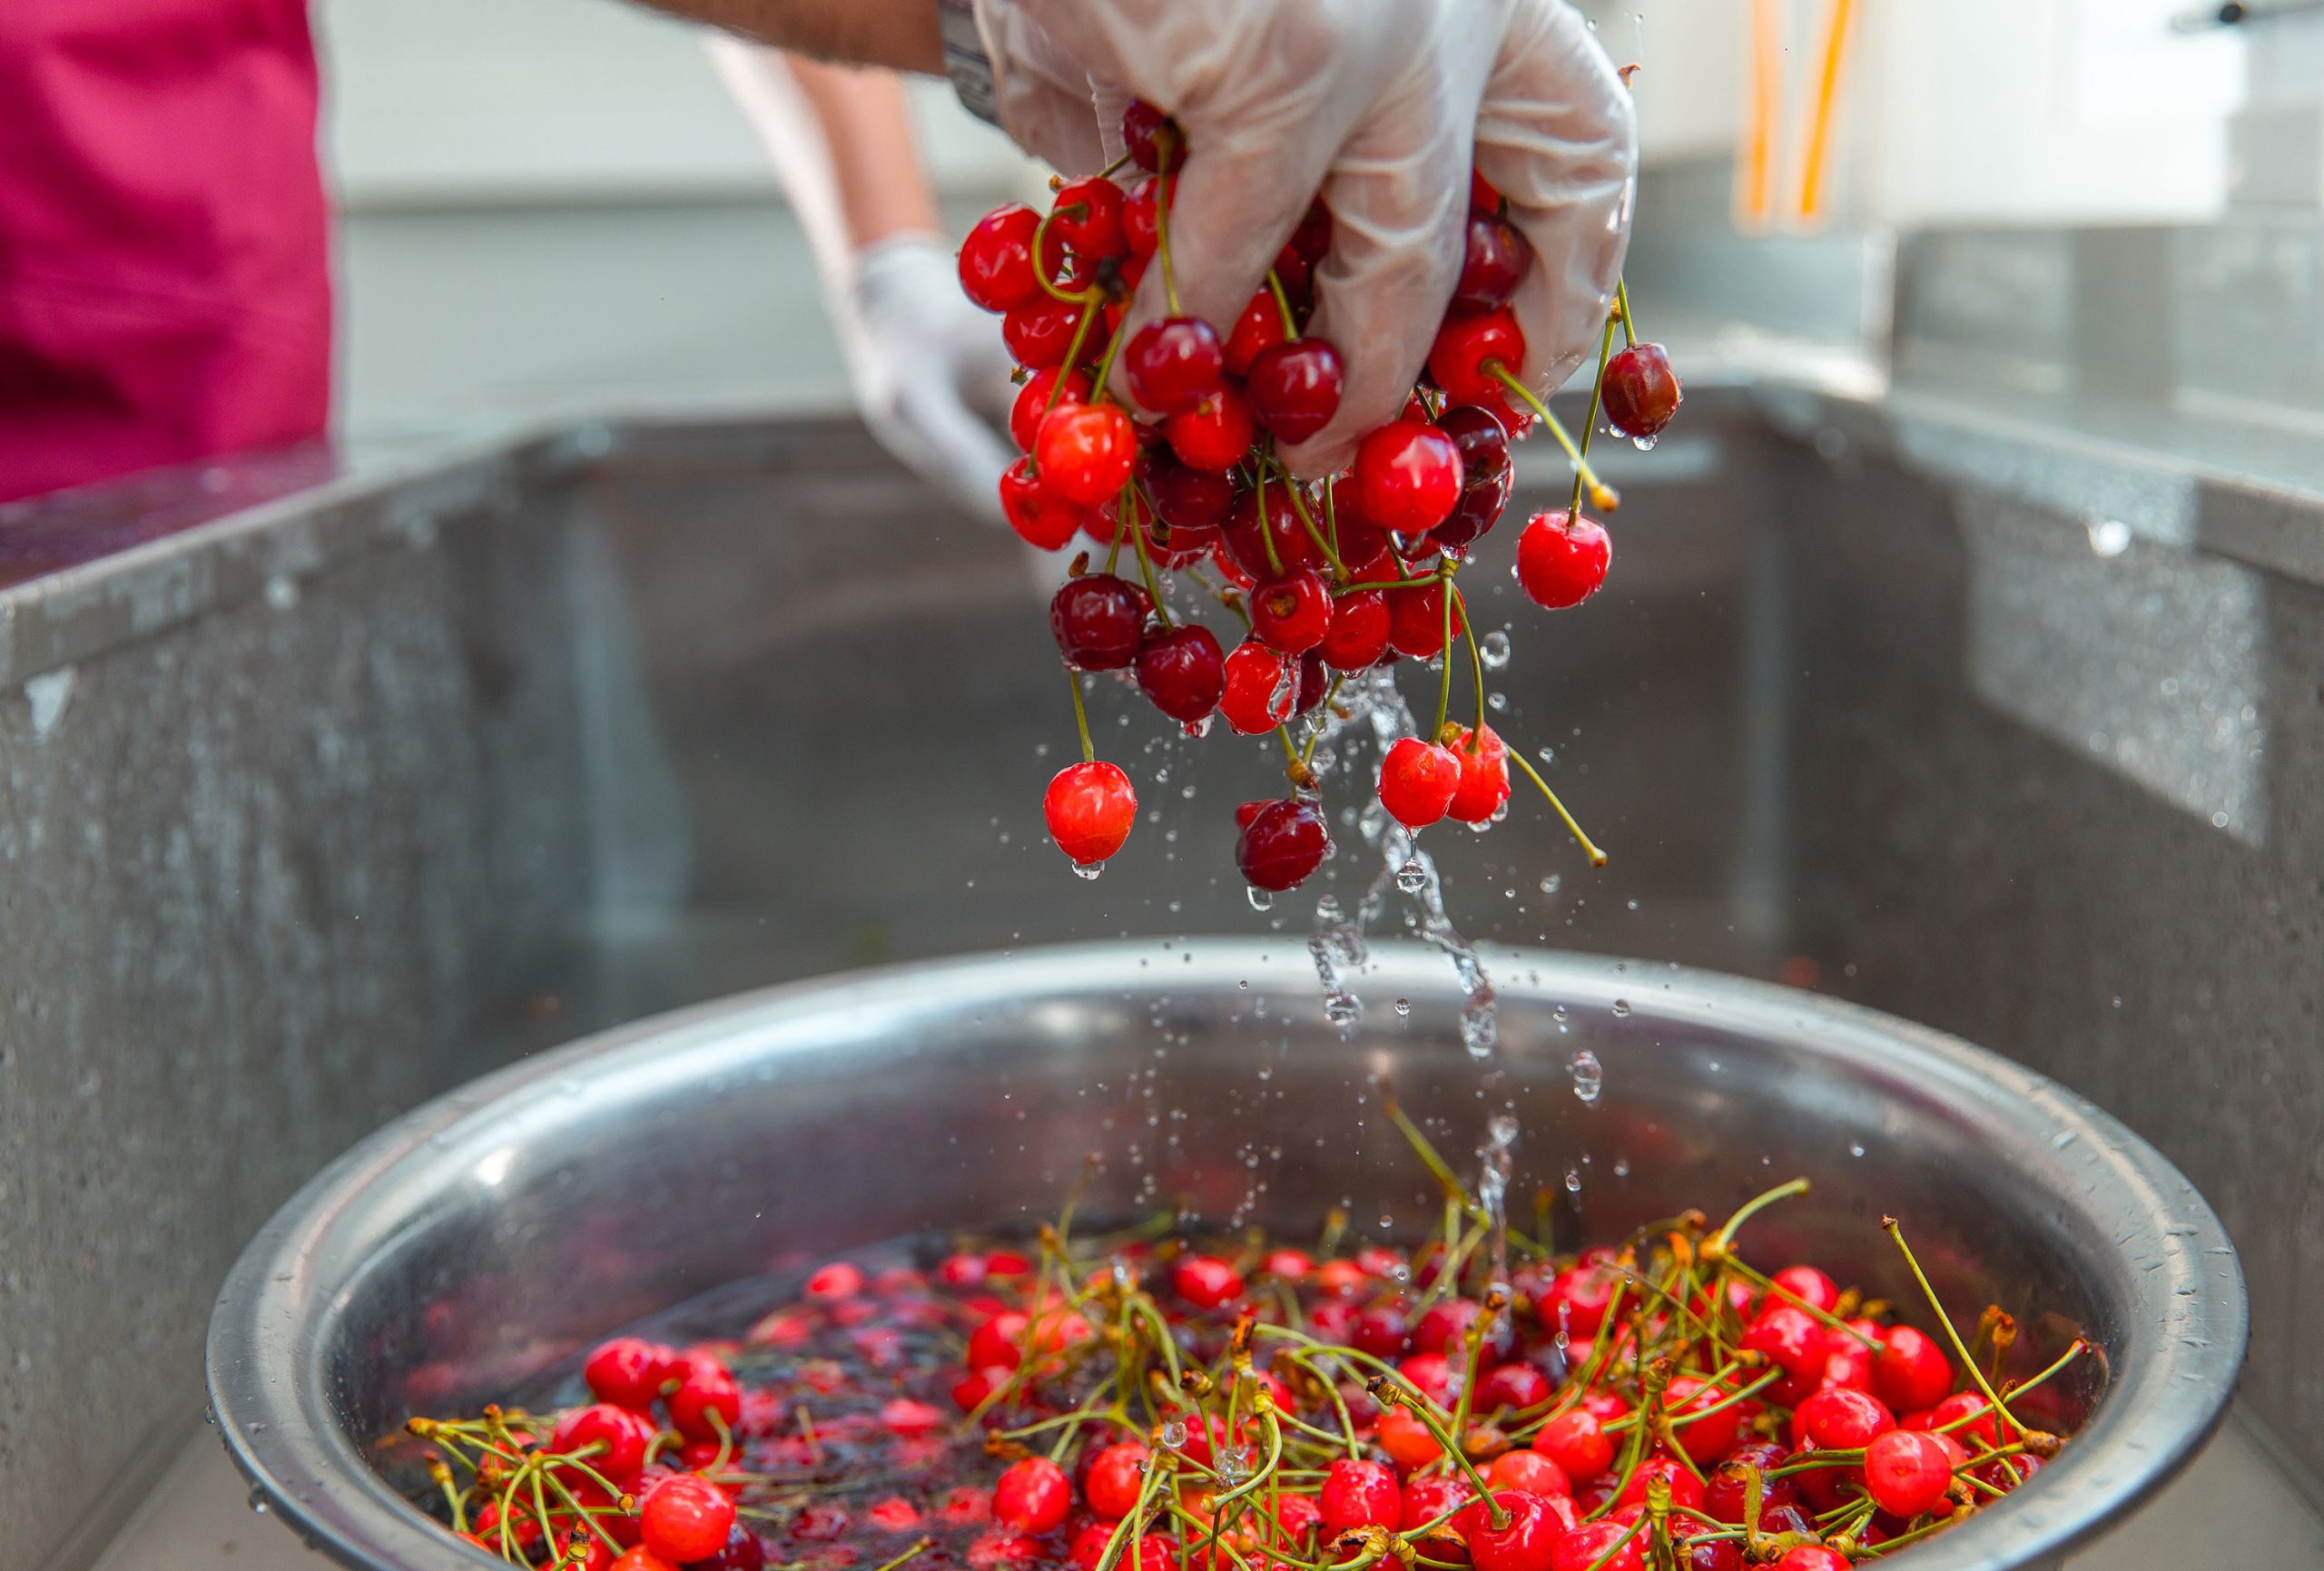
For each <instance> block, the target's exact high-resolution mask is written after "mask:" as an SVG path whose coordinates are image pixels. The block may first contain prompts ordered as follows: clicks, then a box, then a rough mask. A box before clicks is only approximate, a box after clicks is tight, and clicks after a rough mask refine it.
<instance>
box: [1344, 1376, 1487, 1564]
mask: <svg viewBox="0 0 2324 1571" xmlns="http://www.w3.org/2000/svg"><path fill="white" fill-rule="evenodd" d="M1367 1384H1368V1385H1369V1386H1370V1387H1371V1388H1372V1396H1373V1399H1374V1400H1375V1401H1377V1402H1378V1403H1379V1404H1380V1405H1381V1406H1382V1407H1384V1408H1392V1407H1401V1408H1403V1409H1404V1411H1406V1412H1408V1413H1410V1414H1411V1415H1412V1416H1413V1418H1415V1419H1419V1420H1420V1424H1421V1428H1423V1429H1426V1430H1427V1431H1428V1433H1429V1438H1431V1439H1433V1440H1434V1441H1435V1442H1436V1444H1437V1446H1438V1448H1440V1449H1442V1450H1443V1453H1444V1454H1445V1455H1446V1456H1448V1457H1450V1458H1452V1460H1453V1461H1454V1462H1455V1463H1456V1464H1458V1465H1459V1467H1460V1469H1461V1471H1462V1472H1464V1473H1466V1474H1468V1475H1469V1482H1470V1483H1471V1484H1472V1485H1474V1486H1475V1488H1476V1491H1477V1498H1479V1499H1480V1500H1482V1501H1483V1502H1484V1503H1485V1506H1486V1511H1485V1516H1486V1517H1487V1519H1488V1520H1490V1521H1491V1522H1492V1527H1493V1531H1494V1532H1496V1533H1498V1532H1500V1531H1501V1530H1502V1528H1504V1527H1508V1526H1509V1508H1508V1507H1505V1506H1503V1505H1502V1503H1501V1502H1500V1501H1499V1500H1496V1499H1494V1498H1493V1495H1492V1487H1491V1486H1490V1485H1488V1484H1487V1483H1486V1482H1485V1476H1484V1475H1483V1474H1482V1473H1480V1472H1478V1471H1477V1465H1476V1464H1475V1463H1474V1462H1472V1461H1471V1460H1469V1455H1468V1453H1467V1452H1466V1451H1463V1450H1462V1448H1461V1443H1460V1442H1459V1441H1458V1440H1456V1439H1455V1438H1453V1437H1452V1433H1451V1432H1450V1431H1449V1430H1447V1429H1445V1427H1444V1425H1443V1422H1442V1421H1441V1420H1440V1419H1438V1418H1437V1416H1436V1415H1435V1414H1434V1413H1433V1412H1430V1411H1429V1408H1430V1407H1431V1405H1432V1404H1431V1403H1430V1402H1429V1400H1428V1399H1427V1398H1425V1397H1421V1398H1419V1399H1418V1400H1414V1399H1413V1398H1414V1396H1415V1394H1416V1393H1413V1392H1411V1391H1409V1390H1407V1389H1405V1387H1404V1383H1403V1380H1402V1379H1401V1378H1400V1379H1398V1380H1387V1379H1384V1378H1382V1377H1376V1376H1375V1377H1374V1379H1373V1380H1370V1381H1368V1382H1367Z"/></svg>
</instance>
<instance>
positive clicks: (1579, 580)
mask: <svg viewBox="0 0 2324 1571" xmlns="http://www.w3.org/2000/svg"><path fill="white" fill-rule="evenodd" d="M1613 558H1614V545H1613V542H1612V541H1611V540H1610V539H1608V538H1607V535H1606V530H1605V526H1604V525H1601V524H1600V523H1599V522H1598V521H1597V520H1596V519H1594V518H1582V519H1580V520H1579V521H1574V520H1571V519H1570V518H1569V517H1568V515H1567V514H1566V512H1565V511H1564V509H1562V508H1561V509H1559V510H1558V511H1557V512H1554V513H1536V514H1534V515H1533V517H1532V520H1531V522H1530V523H1528V524H1527V525H1525V532H1524V533H1523V534H1521V535H1518V537H1517V583H1518V586H1519V587H1520V588H1521V589H1523V590H1524V591H1525V594H1526V595H1527V597H1528V598H1530V599H1531V601H1532V602H1533V604H1536V605H1539V606H1541V607H1543V608H1544V609H1546V610H1550V611H1562V610H1564V609H1566V608H1567V607H1568V606H1572V605H1579V604H1581V603H1582V602H1583V601H1585V600H1587V599H1589V598H1590V596H1591V595H1592V594H1597V593H1598V586H1599V585H1600V584H1603V583H1605V582H1606V570H1607V568H1608V567H1610V565H1612V564H1613ZM1796 1312H1797V1311H1796ZM1802 1318H1805V1316H1804V1314H1803V1317H1802ZM1809 1323H1810V1324H1813V1323H1814V1322H1813V1321H1810V1322H1809ZM1787 1367H1788V1366H1787Z"/></svg>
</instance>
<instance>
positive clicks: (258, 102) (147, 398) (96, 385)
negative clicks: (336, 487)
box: [0, 0, 330, 501]
mask: <svg viewBox="0 0 2324 1571" xmlns="http://www.w3.org/2000/svg"><path fill="white" fill-rule="evenodd" d="M316 98H317V86H316V74H315V60H314V48H313V42H312V39H311V37H310V34H309V32H308V28H307V15H306V6H305V0H0V501H5V500H6V499H8V498H11V497H17V496H33V495H35V494H37V493H40V492H43V491H49V490H54V489H55V488H57V487H59V486H73V485H78V484H81V483H83V482H84V481H90V480H97V479H102V478H103V477H105V476H110V475H119V474H123V473H126V472H127V471H129V470H133V469H142V468H146V467H149V466H153V465H157V464H171V463H179V462H183V461H185V460H188V459H192V458H199V457H206V456H208V455H210V454H213V453H221V452H225V451H228V450H230V449H232V448H236V447H262V446H268V445H271V444H278V443H282V442H288V441H293V440H296V439H298V438H300V437H312V436H315V435H318V434H320V432H321V430H322V428H323V423H324V420H325V417H326V416H327V415H328V413H329V407H330V271H329V265H328V260H327V259H328V250H327V245H328V242H327V238H326V223H327V220H328V213H327V211H326V209H325V205H324V201H323V191H322V180H321V174H320V169H319V167H318V164H317V161H316V155H315V115H316Z"/></svg>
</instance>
